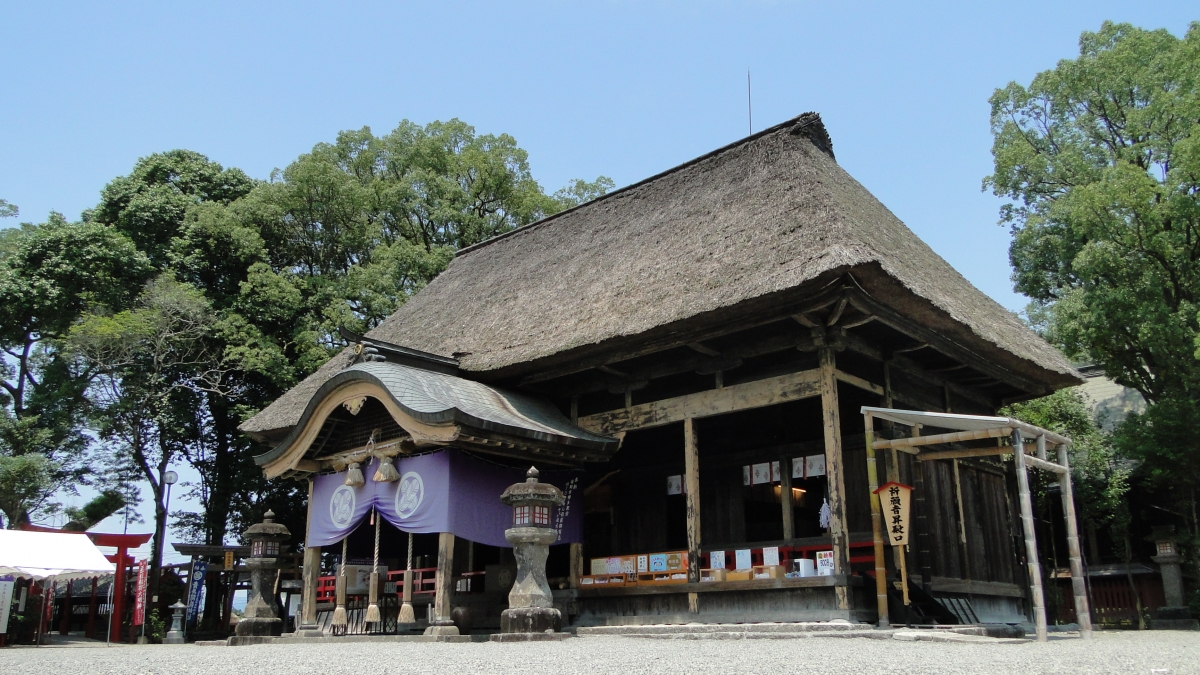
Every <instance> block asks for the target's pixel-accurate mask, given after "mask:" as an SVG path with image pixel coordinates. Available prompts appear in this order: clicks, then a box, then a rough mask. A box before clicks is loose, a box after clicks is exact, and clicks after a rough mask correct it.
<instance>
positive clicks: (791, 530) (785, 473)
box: [779, 457, 796, 541]
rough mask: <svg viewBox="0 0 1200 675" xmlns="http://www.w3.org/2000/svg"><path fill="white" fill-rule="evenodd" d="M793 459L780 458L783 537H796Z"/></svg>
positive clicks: (780, 499) (789, 539) (780, 502)
mask: <svg viewBox="0 0 1200 675" xmlns="http://www.w3.org/2000/svg"><path fill="white" fill-rule="evenodd" d="M792 503H793V502H792V460H791V458H789V457H780V458H779V508H781V509H783V539H784V541H791V540H793V539H795V538H796V520H795V519H796V513H795V510H794V509H793V507H792Z"/></svg>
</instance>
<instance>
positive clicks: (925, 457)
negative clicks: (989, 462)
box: [917, 445, 1013, 461]
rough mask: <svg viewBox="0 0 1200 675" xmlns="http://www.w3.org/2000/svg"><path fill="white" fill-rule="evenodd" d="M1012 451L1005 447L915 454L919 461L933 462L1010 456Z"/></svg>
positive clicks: (1010, 448)
mask: <svg viewBox="0 0 1200 675" xmlns="http://www.w3.org/2000/svg"><path fill="white" fill-rule="evenodd" d="M1012 451H1013V450H1012V447H1010V446H1007V445H1002V446H997V447H994V448H964V449H961V450H939V451H936V452H926V451H922V452H920V453H918V454H917V459H919V460H921V461H933V460H935V459H962V458H964V457H992V456H995V455H1011V454H1012Z"/></svg>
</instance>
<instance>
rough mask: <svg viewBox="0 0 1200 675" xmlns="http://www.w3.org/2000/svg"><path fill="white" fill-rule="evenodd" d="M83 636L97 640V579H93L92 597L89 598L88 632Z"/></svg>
mask: <svg viewBox="0 0 1200 675" xmlns="http://www.w3.org/2000/svg"><path fill="white" fill-rule="evenodd" d="M83 634H84V636H85V637H88V638H91V639H93V640H94V639H96V577H92V595H91V597H90V598H88V620H87V630H85V631H84V633H83Z"/></svg>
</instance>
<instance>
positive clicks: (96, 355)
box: [68, 275, 224, 594]
mask: <svg viewBox="0 0 1200 675" xmlns="http://www.w3.org/2000/svg"><path fill="white" fill-rule="evenodd" d="M213 323H214V322H213V317H212V313H211V311H210V308H209V304H208V302H207V300H206V299H205V298H204V296H203V295H202V294H201V293H200V292H199V291H197V290H196V289H194V288H192V287H190V286H188V285H186V284H181V283H179V282H177V281H175V280H174V279H172V278H171V277H170V276H169V275H161V276H159V277H157V278H156V279H154V280H153V281H151V282H150V283H149V284H147V285H146V288H145V290H144V291H143V292H142V294H141V295H140V296H139V297H138V299H137V302H136V304H135V305H134V307H133V308H132V309H128V310H124V311H121V312H116V313H108V312H104V313H101V312H94V313H92V314H90V315H88V316H86V317H84V318H83V320H81V321H80V322H78V323H77V324H76V325H75V326H73V327H72V328H71V331H70V334H69V336H68V344H69V347H70V350H71V352H72V353H73V354H75V355H77V356H78V357H79V358H80V359H81V360H82V361H83V362H84V363H85V364H86V367H88V368H89V369H91V370H93V371H94V372H95V373H96V375H95V377H94V378H93V379H92V382H91V386H90V387H89V390H88V392H89V398H90V400H91V403H92V405H93V408H94V410H95V419H96V420H97V425H96V426H97V429H98V431H99V433H100V436H101V438H102V439H104V440H105V441H106V442H108V443H109V444H110V445H111V446H112V449H113V451H114V453H115V455H116V458H117V464H118V466H120V467H121V468H124V469H126V470H127V471H128V472H129V473H131V474H135V475H137V476H138V477H139V478H140V479H141V480H143V481H145V482H146V483H148V484H149V485H150V489H151V492H152V493H153V496H154V523H155V529H154V546H153V554H152V558H151V571H150V589H151V590H150V593H151V594H155V593H156V590H157V586H158V576H159V570H160V568H161V566H162V554H163V546H164V544H165V542H164V537H165V534H166V521H167V512H166V507H165V504H164V493H165V491H166V484H165V483H164V482H163V476H164V475H165V473H166V472H167V470H168V469H169V468H170V466H171V463H172V460H174V459H175V458H177V457H179V456H182V455H184V453H185V452H186V449H187V448H188V446H189V445H191V444H193V443H195V442H196V440H197V439H198V437H199V436H200V434H199V433H198V429H197V426H198V421H199V420H198V417H197V414H198V412H199V410H200V405H199V401H198V399H199V396H200V395H201V394H204V393H213V394H217V395H222V394H224V392H223V391H221V390H220V386H221V382H222V379H223V375H224V373H223V371H222V369H221V362H222V359H221V356H220V355H219V354H213V353H212V352H211V351H210V345H209V342H208V341H207V340H206V338H207V337H208V336H209V334H210V333H211V332H212V330H213ZM118 508H119V507H118Z"/></svg>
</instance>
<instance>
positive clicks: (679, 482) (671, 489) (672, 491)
mask: <svg viewBox="0 0 1200 675" xmlns="http://www.w3.org/2000/svg"><path fill="white" fill-rule="evenodd" d="M667 494H669V495H681V494H683V476H667Z"/></svg>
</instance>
